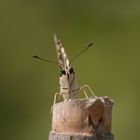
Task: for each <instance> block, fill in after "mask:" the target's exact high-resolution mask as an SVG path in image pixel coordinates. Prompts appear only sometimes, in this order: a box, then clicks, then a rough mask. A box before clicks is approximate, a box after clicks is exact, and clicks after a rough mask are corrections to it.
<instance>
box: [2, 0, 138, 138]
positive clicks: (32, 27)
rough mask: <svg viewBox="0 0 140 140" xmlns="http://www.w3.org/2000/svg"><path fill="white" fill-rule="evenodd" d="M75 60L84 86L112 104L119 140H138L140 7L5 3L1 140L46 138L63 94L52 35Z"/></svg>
mask: <svg viewBox="0 0 140 140" xmlns="http://www.w3.org/2000/svg"><path fill="white" fill-rule="evenodd" d="M54 32H55V33H57V34H58V35H59V36H60V38H61V40H62V42H63V44H64V47H65V49H66V52H67V54H68V56H69V58H72V57H73V56H75V55H76V54H77V53H78V52H79V51H80V50H82V49H83V48H84V47H85V46H86V45H88V44H89V43H91V42H94V41H95V45H96V47H93V48H90V50H88V51H87V52H86V53H85V54H83V55H82V56H80V58H78V59H77V60H75V61H74V62H73V67H74V68H75V71H76V73H77V79H78V83H79V85H83V84H88V85H90V87H91V88H92V89H94V92H95V94H96V95H98V96H105V95H106V96H109V97H111V98H112V99H114V106H113V120H112V121H113V124H112V132H113V134H114V136H115V139H116V140H124V139H127V140H132V138H135V139H140V136H139V118H140V109H138V107H139V106H140V101H139V98H140V94H139V91H140V1H138V0H127V1H125V0H117V1H112V0H106V1H104V0H70V1H69V0H59V1H58V0H1V1H0V62H1V63H0V129H1V130H0V139H1V140H47V139H48V134H49V131H50V130H51V114H50V108H51V105H52V103H53V97H54V93H55V92H56V91H59V83H58V81H59V67H58V66H57V65H54V64H49V63H48V64H47V63H44V62H41V61H39V60H35V59H33V58H32V55H39V56H41V57H43V58H46V59H50V60H56V59H57V58H56V51H55V47H54V42H53V33H54Z"/></svg>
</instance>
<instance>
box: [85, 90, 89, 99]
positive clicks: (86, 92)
mask: <svg viewBox="0 0 140 140" xmlns="http://www.w3.org/2000/svg"><path fill="white" fill-rule="evenodd" d="M84 94H85V96H86V99H87V98H88V95H87V92H86V90H85V89H84Z"/></svg>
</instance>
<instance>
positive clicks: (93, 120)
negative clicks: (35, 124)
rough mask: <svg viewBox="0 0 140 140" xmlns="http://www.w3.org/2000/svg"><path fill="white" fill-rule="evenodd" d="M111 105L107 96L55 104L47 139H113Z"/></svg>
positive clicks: (111, 102)
mask: <svg viewBox="0 0 140 140" xmlns="http://www.w3.org/2000/svg"><path fill="white" fill-rule="evenodd" d="M112 105H113V101H112V100H111V99H109V98H108V97H91V98H88V99H75V100H72V101H67V102H60V103H57V104H55V105H54V106H53V112H52V130H51V131H50V134H49V140H113V139H114V138H113V135H112V134H111V118H112Z"/></svg>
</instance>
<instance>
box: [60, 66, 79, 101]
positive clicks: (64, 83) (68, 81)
mask: <svg viewBox="0 0 140 140" xmlns="http://www.w3.org/2000/svg"><path fill="white" fill-rule="evenodd" d="M78 89H79V88H78V85H77V82H76V78H75V73H74V71H73V68H69V69H65V70H64V69H61V71H60V94H61V95H62V96H63V97H64V99H65V100H70V99H74V97H75V96H76V92H77V90H78Z"/></svg>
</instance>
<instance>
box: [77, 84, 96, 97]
mask: <svg viewBox="0 0 140 140" xmlns="http://www.w3.org/2000/svg"><path fill="white" fill-rule="evenodd" d="M86 88H87V89H88V90H89V91H90V93H91V94H92V96H95V94H94V93H93V91H92V90H91V88H90V87H89V86H88V85H86V84H85V85H83V86H81V87H80V90H83V91H84V94H85V96H86V98H88V96H87V93H86V90H85V89H86Z"/></svg>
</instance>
